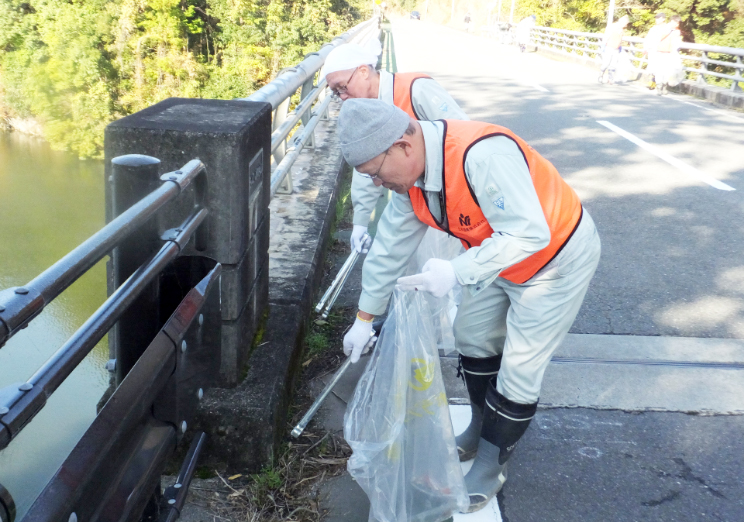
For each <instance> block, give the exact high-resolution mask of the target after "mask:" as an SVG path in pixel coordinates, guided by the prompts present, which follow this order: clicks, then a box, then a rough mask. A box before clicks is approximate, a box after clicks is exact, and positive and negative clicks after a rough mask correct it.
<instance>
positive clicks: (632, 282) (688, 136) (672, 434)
mask: <svg viewBox="0 0 744 522" xmlns="http://www.w3.org/2000/svg"><path fill="white" fill-rule="evenodd" d="M393 32H394V37H395V50H396V55H397V64H398V70H399V71H422V72H426V73H428V74H430V75H432V76H433V77H434V78H436V79H437V80H438V81H439V82H440V83H441V84H442V85H443V86H444V87H445V88H446V89H447V90H448V91H449V92H450V93H451V94H452V95H453V97H454V98H455V99H456V100H457V101H458V103H460V104H461V106H462V107H463V108H464V109H465V111H466V112H467V113H468V114H469V115H470V116H471V118H472V119H478V120H483V121H489V122H492V123H497V124H500V125H503V126H505V127H508V128H510V129H512V130H513V131H515V132H516V133H517V134H519V135H520V136H521V137H523V138H524V139H526V140H527V141H528V142H529V143H530V144H532V145H533V146H534V147H535V149H537V150H538V151H539V152H540V153H541V154H543V155H544V156H545V157H547V158H548V159H549V160H551V161H552V162H553V163H554V164H555V165H556V167H557V168H558V170H559V171H560V172H561V173H562V175H563V176H564V178H565V179H566V180H567V181H568V183H569V184H571V185H572V186H573V187H574V188H575V189H576V190H577V192H578V193H579V195H580V197H581V198H582V201H583V202H584V205H585V208H586V209H587V210H588V211H589V212H590V213H591V215H592V217H593V218H594V220H595V222H596V223H597V226H598V228H599V232H600V236H601V238H602V243H603V253H602V260H601V262H600V266H599V269H598V271H597V274H596V275H595V277H594V279H593V281H592V284H591V286H590V289H589V293H588V295H587V297H586V299H585V301H584V305H583V307H582V309H581V312H580V313H579V317H578V318H577V320H576V322H575V324H574V326H573V329H572V330H571V331H572V332H573V333H574V334H601V335H572V336H569V337H568V338H567V339H566V340H565V341H564V343H563V344H562V346H561V347H560V348H559V349H558V351H557V352H556V354H555V357H554V359H553V362H552V364H551V365H550V366H549V368H548V370H547V372H546V375H545V380H544V382H543V393H542V396H541V406H540V410H539V412H538V414H537V415H536V417H535V420H534V421H533V423H532V425H531V427H530V429H529V430H528V431H527V433H526V435H525V436H524V438H523V439H522V440H521V441H520V443H519V445H518V446H517V449H516V451H515V454H514V455H513V457H512V459H511V460H510V464H509V466H510V468H509V480H508V481H507V483H506V485H505V487H504V489H503V491H502V492H501V493H500V494H499V495H498V509H497V510H496V511H493V510H491V511H489V510H488V509H486V510H483V511H481V512H478V513H477V514H472V515H456V517H455V522H468V521H472V522H483V521H488V522H502V521H503V522H529V521H535V522H538V521H539V522H542V521H550V522H552V521H582V522H606V521H613V522H615V521H617V522H636V521H654V522H657V521H669V522H682V521H685V522H686V521H690V522H693V521H694V522H697V521H708V520H710V521H732V522H734V521H737V522H738V521H739V520H744V500H743V499H744V485H743V484H742V476H744V461H743V460H742V457H741V455H742V451H744V442H743V441H742V437H741V434H742V432H744V416H743V415H741V413H742V412H744V398H743V397H744V370H742V369H741V368H742V365H743V364H744V342H743V341H742V340H741V339H744V261H742V256H741V254H740V252H741V251H742V237H743V235H742V231H743V230H742V224H741V223H742V222H743V221H742V217H743V216H742V212H743V207H742V203H743V202H744V199H743V198H744V114H739V113H736V112H733V111H729V110H726V109H721V108H717V107H714V106H712V105H710V104H708V103H706V102H703V101H700V100H695V99H693V98H690V97H685V96H680V95H669V96H666V97H657V96H656V95H655V94H654V93H653V92H650V91H648V90H646V89H645V88H643V86H640V85H632V84H631V85H625V86H609V85H599V84H598V83H597V81H596V80H597V73H596V72H595V71H594V70H592V69H588V68H585V67H583V66H579V65H574V64H571V63H565V62H559V61H554V60H551V59H548V58H547V57H545V56H542V55H538V54H536V53H525V54H520V53H519V52H518V50H517V49H515V48H513V47H506V46H499V45H498V44H497V43H496V42H494V41H493V40H489V39H484V38H480V37H477V36H473V35H467V34H465V33H462V32H459V31H454V30H450V29H447V28H443V27H439V26H433V25H427V24H426V23H422V22H415V21H414V22H411V21H409V20H405V21H399V22H397V23H394V24H393ZM343 234H344V233H343V232H339V237H341V236H342V235H343ZM343 237H346V236H343ZM342 261H343V260H338V263H337V265H339V266H340V263H341V262H342ZM359 272H360V267H359V266H358V267H356V269H355V270H354V273H353V274H352V278H351V279H350V281H349V282H348V283H347V286H346V287H345V288H344V291H343V292H342V294H341V298H340V300H339V302H342V303H344V304H346V305H353V303H354V302H355V301H356V299H357V298H358V295H359V291H360V274H359ZM703 338H707V339H703ZM441 361H442V374H443V376H444V379H445V384H446V387H447V395H448V397H449V399H450V400H451V401H452V402H453V404H456V405H453V406H451V407H450V408H451V409H456V408H461V409H463V410H462V411H461V412H460V413H455V412H454V410H452V411H453V415H452V419H453V424H454V425H455V428H456V430H457V427H458V426H460V425H464V424H463V422H465V423H466V422H467V419H465V420H464V419H463V415H465V416H466V417H467V416H469V407H467V406H460V405H459V404H462V403H463V399H466V398H467V392H466V390H465V388H464V385H463V384H462V381H461V380H460V379H458V378H456V376H455V375H456V371H455V366H456V360H455V359H452V358H443V359H442V360H441ZM353 368H354V370H353V371H350V372H348V374H347V375H346V376H345V379H344V380H343V381H342V382H341V383H340V384H339V385H338V386H337V389H335V390H334V394H333V396H332V397H331V398H330V399H329V400H328V401H327V402H326V404H325V405H324V407H323V409H322V410H321V412H322V413H321V414H319V418H318V419H317V422H320V423H322V424H323V426H324V427H325V428H326V429H329V430H332V431H340V430H341V428H342V422H343V414H344V411H345V409H346V403H347V402H348V401H349V399H350V398H351V395H352V393H353V390H354V387H355V384H356V381H357V379H358V377H359V375H360V374H361V372H362V371H363V367H362V366H358V367H357V366H355V367H353ZM321 384H322V383H321ZM321 387H322V386H321ZM321 492H322V496H323V498H324V501H323V502H322V507H323V508H324V509H328V510H329V513H328V515H327V516H326V517H325V518H324V520H325V521H326V522H341V521H347V520H355V521H356V520H359V521H362V520H366V519H367V513H368V505H369V504H368V501H367V499H366V496H365V495H364V493H363V492H362V491H361V489H360V488H359V486H357V485H356V484H355V483H354V482H353V480H352V479H351V477H349V476H348V475H343V476H340V477H336V478H334V479H332V480H330V481H327V482H326V483H324V484H323V485H322V486H321ZM487 511H488V512H487Z"/></svg>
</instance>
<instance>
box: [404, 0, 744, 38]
mask: <svg viewBox="0 0 744 522" xmlns="http://www.w3.org/2000/svg"><path fill="white" fill-rule="evenodd" d="M609 3H610V2H609V0H515V3H514V15H513V20H514V23H516V22H518V21H519V20H521V19H522V18H524V17H526V16H528V15H531V14H534V15H535V16H536V17H537V25H541V26H545V27H555V28H558V29H569V30H574V31H589V32H602V31H604V29H605V26H606V24H607V10H608V7H609ZM393 4H394V5H395V6H396V7H397V8H398V9H400V10H401V11H411V10H414V9H416V10H418V11H420V12H421V14H422V15H424V17H425V18H427V15H428V19H429V20H430V21H434V22H437V23H448V24H450V25H453V26H455V27H459V26H460V25H461V24H462V20H463V19H464V17H465V14H466V13H468V12H470V13H471V15H472V19H473V20H474V21H475V24H476V30H477V29H478V26H479V25H480V26H483V25H486V24H489V23H493V22H495V21H496V20H497V19H498V14H499V11H498V7H499V5H500V6H501V16H500V20H501V21H508V20H509V15H510V9H511V0H501V2H499V1H498V0H394V2H393ZM453 5H454V8H455V9H454V16H452V12H453V10H452V6H453ZM657 12H663V13H665V14H667V15H668V16H671V15H674V14H677V15H679V16H680V17H681V18H682V22H681V24H680V29H681V31H682V36H683V39H684V40H685V41H687V42H696V43H704V44H710V45H721V46H727V47H744V0H616V1H615V19H617V18H620V17H621V16H622V15H624V14H627V15H628V16H629V17H630V26H629V27H628V33H629V34H631V35H634V36H644V35H645V34H646V33H647V32H648V30H649V29H650V28H651V26H652V25H653V24H654V15H655V14H656V13H657Z"/></svg>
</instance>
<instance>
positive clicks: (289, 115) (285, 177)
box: [239, 18, 379, 198]
mask: <svg viewBox="0 0 744 522" xmlns="http://www.w3.org/2000/svg"><path fill="white" fill-rule="evenodd" d="M376 32H379V29H378V24H377V18H372V19H370V20H367V21H366V22H362V23H360V24H358V25H357V26H355V27H354V28H352V29H351V30H349V31H348V32H346V33H344V34H342V35H341V36H338V37H336V38H334V39H333V40H332V41H331V42H330V43H327V44H325V45H324V46H323V47H321V48H320V50H319V51H317V52H315V53H310V54H308V55H307V56H306V57H305V59H304V60H303V61H302V62H300V63H299V64H297V65H295V66H294V67H290V68H288V69H285V70H283V71H281V72H280V73H279V74H278V75H277V77H276V78H275V79H274V80H272V81H271V82H270V83H269V84H267V85H265V86H264V87H262V88H261V89H259V90H258V91H256V92H254V93H253V94H251V95H250V96H248V97H246V98H239V99H240V100H245V101H254V102H266V103H270V104H271V107H272V109H273V110H274V114H273V125H272V126H273V131H272V133H271V153H272V159H273V162H272V171H273V172H272V176H271V197H272V198H273V197H274V195H275V194H277V193H284V194H287V193H291V192H292V190H293V183H292V176H291V168H292V165H293V164H294V162H295V161H296V160H297V158H298V157H299V154H300V152H302V150H303V148H305V147H306V146H310V147H314V146H315V127H316V126H317V124H318V122H319V121H320V120H321V119H324V118H325V117H326V116H327V111H328V106H329V104H330V99H329V98H328V97H327V95H325V96H324V94H326V89H325V87H326V83H325V81H322V82H320V84H319V85H315V75H316V73H317V72H318V71H319V70H320V69H321V67H323V64H324V63H325V59H326V57H327V56H328V54H329V53H330V52H331V51H332V50H333V49H334V48H335V47H337V46H338V45H342V44H344V43H349V42H364V41H366V40H367V39H368V38H369V37H371V36H373V35H374V34H375V33H376ZM298 89H301V93H300V103H299V104H298V105H297V106H296V107H295V108H294V110H293V111H292V112H288V111H289V105H290V99H291V98H292V96H294V95H295V93H296V92H297V90H298ZM316 103H320V106H319V108H317V109H315V110H314V109H313V106H314V104H316ZM300 121H302V125H300V126H298V123H300ZM293 131H294V133H293ZM298 133H299V134H298ZM293 137H294V140H293V144H292V145H291V146H289V147H288V140H291V139H292V138H293Z"/></svg>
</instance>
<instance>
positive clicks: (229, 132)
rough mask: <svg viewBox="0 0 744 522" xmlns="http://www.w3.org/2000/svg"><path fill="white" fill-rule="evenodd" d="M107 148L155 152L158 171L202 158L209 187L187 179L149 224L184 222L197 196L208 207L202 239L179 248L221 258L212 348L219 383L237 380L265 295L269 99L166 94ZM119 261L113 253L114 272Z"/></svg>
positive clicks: (111, 137) (115, 128) (120, 124)
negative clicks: (201, 188)
mask: <svg viewBox="0 0 744 522" xmlns="http://www.w3.org/2000/svg"><path fill="white" fill-rule="evenodd" d="M104 150H105V156H106V158H107V160H108V161H110V159H111V158H115V157H117V156H121V155H125V154H148V155H150V156H153V157H156V158H158V159H159V160H160V162H161V163H160V165H159V168H158V169H157V170H158V172H159V174H161V175H162V174H164V173H166V172H171V171H174V170H177V169H179V168H181V167H182V166H183V165H184V164H185V163H186V162H187V161H189V160H191V159H199V160H201V161H202V163H204V165H205V167H206V173H205V174H203V175H206V176H207V183H206V187H205V188H206V194H205V195H204V196H203V197H201V196H199V195H198V194H197V193H196V190H197V188H198V186H197V185H199V184H194V185H192V186H189V187H188V188H187V189H185V191H184V194H182V195H181V196H180V197H179V198H178V199H177V200H175V201H173V202H171V203H170V204H169V205H168V206H166V207H164V208H163V209H162V210H161V211H160V212H159V213H158V215H157V218H156V219H153V222H152V227H153V229H154V230H156V231H157V234H158V236H159V235H160V234H163V233H164V232H165V231H166V230H168V229H169V228H172V227H173V226H174V223H181V222H183V220H184V219H185V218H186V217H187V216H188V215H189V214H190V213H191V212H192V211H193V208H194V204H195V201H197V200H198V199H200V197H201V199H203V203H202V204H203V205H204V206H205V207H206V208H208V210H209V216H208V217H207V221H206V222H205V223H204V225H202V226H206V233H205V234H204V236H203V238H202V240H201V241H199V242H198V245H197V242H196V241H191V242H190V243H189V244H187V245H186V246H185V248H184V250H183V251H182V252H181V255H182V256H204V257H209V258H211V259H213V260H214V261H217V262H219V263H221V264H222V276H221V308H222V312H221V315H222V334H221V338H220V339H219V340H217V341H215V344H218V345H219V346H215V347H214V349H215V351H216V352H218V353H215V357H219V359H220V361H221V362H220V379H219V383H218V384H219V385H222V386H232V385H235V384H237V383H238V381H239V379H240V376H241V374H242V373H243V367H244V365H245V362H246V359H247V356H248V353H249V351H250V347H251V342H252V339H253V336H254V334H255V332H256V330H257V327H258V323H259V321H260V320H261V318H262V316H263V312H264V310H265V309H266V304H267V302H268V268H269V267H268V245H269V208H268V207H269V190H270V157H271V156H270V154H271V105H270V104H268V103H263V102H246V101H240V100H232V101H225V100H203V99H182V98H169V99H167V100H164V101H162V102H160V103H158V104H156V105H153V106H152V107H148V108H147V109H144V110H142V111H140V112H138V113H135V114H132V115H131V116H127V117H126V118H123V119H121V120H119V121H116V122H114V123H111V124H110V125H109V126H108V127H107V128H106V135H105V145H104ZM153 175H154V169H153ZM192 192H193V193H192ZM114 210H115V208H114ZM112 214H113V212H112ZM109 217H110V216H109ZM197 246H198V247H199V249H197ZM137 249H138V245H136V244H133V245H132V250H133V251H137ZM117 263H118V261H117V257H116V256H114V267H113V270H114V272H115V273H116V271H117V270H119V267H118V265H117ZM149 339H150V340H151V339H152V336H150V337H149Z"/></svg>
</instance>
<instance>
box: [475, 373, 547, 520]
mask: <svg viewBox="0 0 744 522" xmlns="http://www.w3.org/2000/svg"><path fill="white" fill-rule="evenodd" d="M536 411H537V403H533V404H519V403H517V402H513V401H510V400H509V399H507V398H506V397H504V396H503V395H501V394H500V393H499V392H498V391H496V379H493V380H492V381H491V382H489V384H488V391H487V392H486V407H485V412H484V415H483V428H482V430H481V438H480V441H479V442H478V452H477V454H476V456H475V462H473V467H472V468H470V471H469V472H468V474H467V475H465V486H466V487H467V488H468V495H469V496H470V507H469V508H468V513H472V512H474V511H478V510H480V509H483V508H484V507H485V506H486V504H488V503H489V502H490V500H491V499H492V498H493V496H494V495H495V494H496V493H498V492H499V491H500V490H501V488H502V486H503V485H504V482H506V462H507V461H508V460H509V457H510V456H511V454H512V452H513V451H514V447H515V446H516V445H517V441H518V440H519V439H521V438H522V435H524V432H525V431H527V427H528V426H529V425H530V421H531V420H532V418H533V417H534V416H535V412H536Z"/></svg>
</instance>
